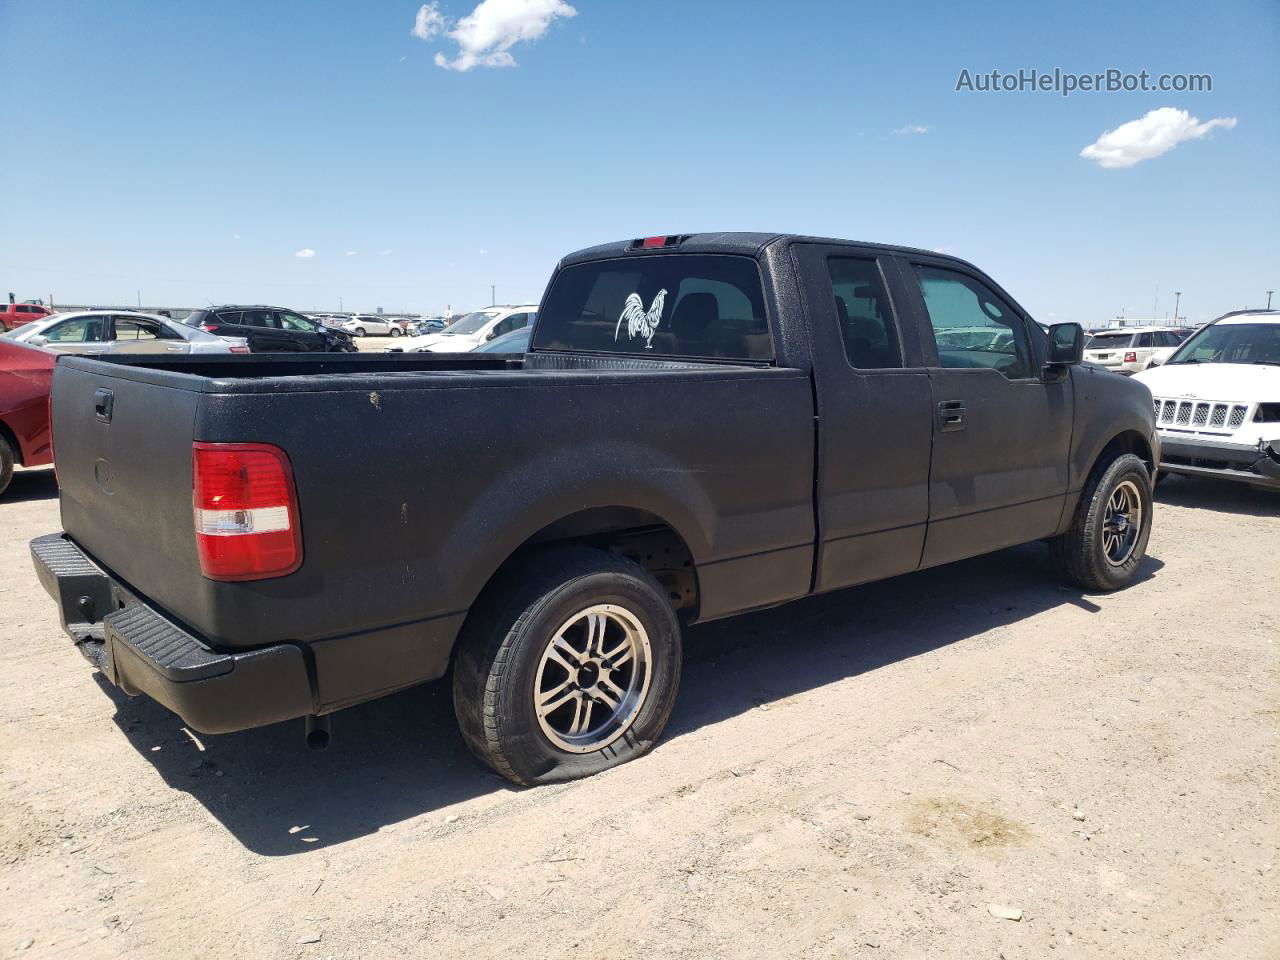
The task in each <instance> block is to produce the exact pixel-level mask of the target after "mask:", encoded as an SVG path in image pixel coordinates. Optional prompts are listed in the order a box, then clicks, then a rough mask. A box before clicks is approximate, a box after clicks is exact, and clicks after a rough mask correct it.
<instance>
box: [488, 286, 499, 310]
mask: <svg viewBox="0 0 1280 960" xmlns="http://www.w3.org/2000/svg"><path fill="white" fill-rule="evenodd" d="M497 291H498V288H497V287H496V286H495V285H494V284H489V306H491V307H492V306H494V305H495V304H496V303H497V302H498V293H497Z"/></svg>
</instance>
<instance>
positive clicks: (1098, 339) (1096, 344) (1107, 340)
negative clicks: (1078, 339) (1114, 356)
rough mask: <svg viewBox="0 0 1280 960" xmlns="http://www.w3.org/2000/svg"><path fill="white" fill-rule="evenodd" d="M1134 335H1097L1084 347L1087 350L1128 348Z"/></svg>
mask: <svg viewBox="0 0 1280 960" xmlns="http://www.w3.org/2000/svg"><path fill="white" fill-rule="evenodd" d="M1132 336H1133V334H1132V333H1095V334H1094V335H1093V336H1092V337H1090V338H1089V342H1088V343H1086V344H1085V345H1084V348H1085V349H1086V350H1114V349H1116V348H1118V347H1127V346H1128V345H1129V339H1130V338H1131V337H1132Z"/></svg>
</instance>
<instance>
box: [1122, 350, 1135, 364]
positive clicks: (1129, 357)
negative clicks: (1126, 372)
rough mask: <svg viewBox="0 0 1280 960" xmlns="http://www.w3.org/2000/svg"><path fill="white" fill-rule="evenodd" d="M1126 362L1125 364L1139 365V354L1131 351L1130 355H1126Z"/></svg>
mask: <svg viewBox="0 0 1280 960" xmlns="http://www.w3.org/2000/svg"><path fill="white" fill-rule="evenodd" d="M1124 362H1125V363H1137V362H1138V355H1137V353H1135V352H1134V351H1132V350H1130V351H1129V352H1128V353H1126V354H1125V355H1124Z"/></svg>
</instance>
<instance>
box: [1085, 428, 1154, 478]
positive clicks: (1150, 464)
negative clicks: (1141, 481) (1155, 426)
mask: <svg viewBox="0 0 1280 960" xmlns="http://www.w3.org/2000/svg"><path fill="white" fill-rule="evenodd" d="M1126 453H1132V454H1133V455H1134V456H1135V457H1137V458H1138V459H1139V460H1141V461H1142V462H1143V463H1145V464H1146V465H1147V472H1148V473H1149V474H1151V475H1152V476H1155V470H1156V465H1155V461H1154V460H1153V459H1152V457H1151V445H1150V444H1149V443H1147V438H1146V437H1144V436H1143V435H1142V434H1140V433H1138V431H1136V430H1126V431H1125V432H1124V433H1120V434H1117V435H1116V436H1114V437H1112V438H1111V440H1110V442H1109V443H1108V444H1107V445H1106V446H1105V447H1103V448H1102V451H1101V452H1100V453H1099V454H1098V459H1097V460H1096V461H1094V468H1095V469H1097V467H1099V466H1101V465H1103V464H1108V463H1110V462H1111V461H1112V460H1114V459H1115V458H1116V457H1119V456H1122V455H1123V454H1126Z"/></svg>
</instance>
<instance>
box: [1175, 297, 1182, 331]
mask: <svg viewBox="0 0 1280 960" xmlns="http://www.w3.org/2000/svg"><path fill="white" fill-rule="evenodd" d="M1181 302H1182V291H1181V290H1175V291H1173V322H1174V323H1177V322H1178V304H1179V303H1181Z"/></svg>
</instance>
